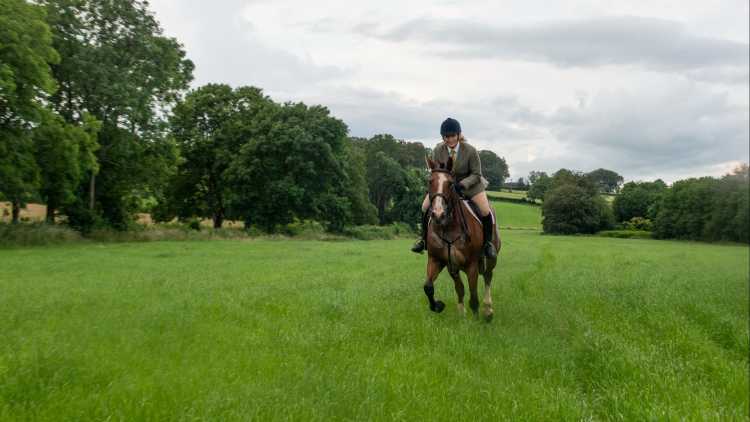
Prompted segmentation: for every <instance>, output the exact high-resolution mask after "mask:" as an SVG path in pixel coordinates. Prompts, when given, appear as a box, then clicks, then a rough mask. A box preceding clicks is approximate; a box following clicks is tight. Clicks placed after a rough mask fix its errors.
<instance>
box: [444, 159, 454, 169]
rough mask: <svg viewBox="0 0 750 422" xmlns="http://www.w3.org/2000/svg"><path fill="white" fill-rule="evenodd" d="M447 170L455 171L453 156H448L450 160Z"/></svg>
mask: <svg viewBox="0 0 750 422" xmlns="http://www.w3.org/2000/svg"><path fill="white" fill-rule="evenodd" d="M445 167H446V170H448V171H453V157H448V162H447V163H446V165H445Z"/></svg>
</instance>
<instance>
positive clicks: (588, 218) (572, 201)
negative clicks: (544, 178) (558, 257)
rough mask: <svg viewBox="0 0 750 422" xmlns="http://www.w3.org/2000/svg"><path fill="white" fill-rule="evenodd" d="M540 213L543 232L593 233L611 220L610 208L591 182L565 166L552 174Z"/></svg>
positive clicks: (609, 224)
mask: <svg viewBox="0 0 750 422" xmlns="http://www.w3.org/2000/svg"><path fill="white" fill-rule="evenodd" d="M537 183H538V180H537ZM542 216H543V219H542V228H543V229H544V232H545V233H556V234H574V233H594V232H596V231H598V230H603V229H606V228H609V227H611V226H612V224H613V223H614V217H613V215H612V209H611V208H610V206H609V205H608V204H607V203H606V202H605V201H604V198H602V197H601V195H599V191H598V188H597V186H596V185H595V184H594V183H593V181H592V180H591V179H590V178H588V177H586V175H584V174H582V173H580V172H574V171H571V170H568V169H560V170H558V171H557V172H556V173H555V174H554V176H553V177H552V183H551V186H550V188H549V190H548V191H547V193H546V194H545V196H544V205H543V206H542Z"/></svg>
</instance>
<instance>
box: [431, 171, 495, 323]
mask: <svg viewBox="0 0 750 422" xmlns="http://www.w3.org/2000/svg"><path fill="white" fill-rule="evenodd" d="M427 166H428V167H429V168H430V170H431V175H430V191H429V195H430V217H431V218H430V222H429V224H428V228H427V255H428V258H427V280H426V281H425V283H424V292H425V294H426V295H427V299H428V300H429V302H430V310H432V311H434V312H442V311H443V309H444V308H445V304H444V303H443V302H442V301H440V300H435V287H434V284H433V283H434V282H435V280H436V279H437V277H438V275H439V274H440V272H441V271H442V270H443V268H444V267H446V266H447V267H448V273H449V274H450V275H451V277H452V278H453V283H454V285H455V288H456V295H457V296H458V312H459V313H461V314H465V310H464V284H463V282H462V281H461V275H460V273H459V271H463V272H464V273H465V274H466V276H467V278H468V280H469V295H470V296H469V307H470V308H471V310H472V311H473V313H474V314H475V315H476V314H477V312H478V311H479V297H478V295H477V279H478V278H479V274H482V276H483V278H484V300H483V303H484V312H483V315H484V317H485V319H486V320H487V321H490V320H491V319H492V316H493V314H494V311H493V309H492V295H491V289H490V286H491V284H492V270H493V269H494V268H495V265H496V264H497V258H494V259H490V258H486V257H485V256H484V254H483V248H482V247H483V242H484V239H483V235H482V223H481V222H480V221H479V220H478V219H477V218H475V217H474V212H473V211H472V210H471V209H470V208H469V206H468V205H467V204H466V203H465V202H464V201H463V200H461V198H459V196H458V194H457V193H456V192H455V190H454V189H453V183H454V179H453V173H452V170H453V160H452V159H448V162H447V163H436V162H434V161H432V160H431V159H429V158H427ZM494 221H496V220H495V218H494V211H493V222H494ZM493 225H494V226H495V227H494V228H493V230H492V233H493V236H492V242H493V244H494V245H495V248H496V249H497V251H498V255H499V252H500V235H499V233H498V232H497V224H496V223H495V224H493Z"/></svg>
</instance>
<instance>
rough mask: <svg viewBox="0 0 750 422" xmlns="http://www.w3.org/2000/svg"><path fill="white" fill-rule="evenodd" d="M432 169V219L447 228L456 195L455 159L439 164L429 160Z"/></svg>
mask: <svg viewBox="0 0 750 422" xmlns="http://www.w3.org/2000/svg"><path fill="white" fill-rule="evenodd" d="M427 167H429V169H430V172H431V173H430V190H429V194H430V209H431V210H432V218H433V219H434V220H435V222H436V223H437V224H438V225H441V226H445V225H446V224H448V222H449V221H450V217H451V213H452V212H453V204H454V203H455V195H456V193H455V192H454V191H453V189H452V186H453V173H452V170H453V159H452V158H448V162H447V163H438V162H436V161H432V160H431V159H430V158H427Z"/></svg>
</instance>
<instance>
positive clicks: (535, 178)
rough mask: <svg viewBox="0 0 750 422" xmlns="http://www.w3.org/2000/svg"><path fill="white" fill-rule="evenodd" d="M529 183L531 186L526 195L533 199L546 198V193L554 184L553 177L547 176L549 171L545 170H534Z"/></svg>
mask: <svg viewBox="0 0 750 422" xmlns="http://www.w3.org/2000/svg"><path fill="white" fill-rule="evenodd" d="M529 183H531V187H530V188H529V191H528V193H527V194H526V197H527V198H529V199H531V200H532V201H536V200H544V195H546V194H547V191H548V190H549V188H550V187H551V186H552V178H551V177H549V176H547V173H545V172H543V171H539V172H537V171H532V172H531V173H530V174H529Z"/></svg>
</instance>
